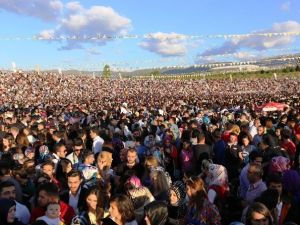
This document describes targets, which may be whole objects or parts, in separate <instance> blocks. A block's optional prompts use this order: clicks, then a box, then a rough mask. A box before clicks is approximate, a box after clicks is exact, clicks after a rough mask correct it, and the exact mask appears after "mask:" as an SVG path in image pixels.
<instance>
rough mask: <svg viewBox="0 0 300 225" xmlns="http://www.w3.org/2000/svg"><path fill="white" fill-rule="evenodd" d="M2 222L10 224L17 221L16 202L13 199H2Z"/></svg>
mask: <svg viewBox="0 0 300 225" xmlns="http://www.w3.org/2000/svg"><path fill="white" fill-rule="evenodd" d="M0 206H1V207H0V224H10V223H13V222H14V221H15V216H16V203H15V201H14V200H11V199H5V198H2V199H0Z"/></svg>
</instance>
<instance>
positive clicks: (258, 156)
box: [249, 151, 263, 164]
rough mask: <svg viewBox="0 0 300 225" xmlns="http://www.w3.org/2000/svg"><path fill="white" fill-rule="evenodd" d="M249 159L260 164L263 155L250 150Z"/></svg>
mask: <svg viewBox="0 0 300 225" xmlns="http://www.w3.org/2000/svg"><path fill="white" fill-rule="evenodd" d="M249 160H250V162H253V163H258V164H262V162H263V155H262V154H261V153H260V152H259V151H252V152H250V154H249Z"/></svg>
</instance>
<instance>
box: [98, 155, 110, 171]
mask: <svg viewBox="0 0 300 225" xmlns="http://www.w3.org/2000/svg"><path fill="white" fill-rule="evenodd" d="M112 161H113V158H112V153H111V152H108V151H102V152H100V154H99V155H98V158H97V166H98V169H100V170H106V169H109V168H110V167H111V164H112Z"/></svg>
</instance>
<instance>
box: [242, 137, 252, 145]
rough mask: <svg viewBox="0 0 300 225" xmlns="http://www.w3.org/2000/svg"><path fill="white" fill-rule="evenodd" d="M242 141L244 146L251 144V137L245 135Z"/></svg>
mask: <svg viewBox="0 0 300 225" xmlns="http://www.w3.org/2000/svg"><path fill="white" fill-rule="evenodd" d="M242 143H243V145H244V146H248V145H249V144H250V139H249V137H248V135H243V137H242Z"/></svg>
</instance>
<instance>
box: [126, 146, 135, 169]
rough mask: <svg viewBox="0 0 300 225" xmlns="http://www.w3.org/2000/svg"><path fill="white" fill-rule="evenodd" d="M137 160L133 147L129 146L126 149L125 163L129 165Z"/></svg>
mask: <svg viewBox="0 0 300 225" xmlns="http://www.w3.org/2000/svg"><path fill="white" fill-rule="evenodd" d="M136 160H137V152H136V150H135V149H133V148H130V149H128V151H127V163H128V164H130V165H134V164H135V163H136Z"/></svg>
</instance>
